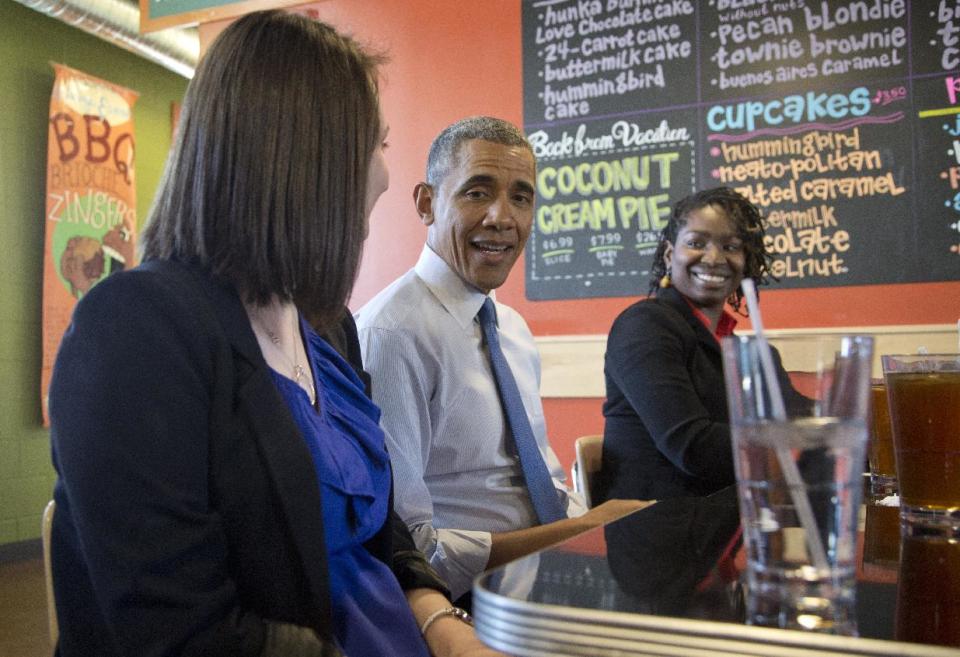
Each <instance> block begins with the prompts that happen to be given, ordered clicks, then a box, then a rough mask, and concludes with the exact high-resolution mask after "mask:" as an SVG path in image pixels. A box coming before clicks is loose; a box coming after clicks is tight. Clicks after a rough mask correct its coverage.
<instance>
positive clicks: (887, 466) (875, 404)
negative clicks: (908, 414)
mask: <svg viewBox="0 0 960 657" xmlns="http://www.w3.org/2000/svg"><path fill="white" fill-rule="evenodd" d="M870 404H871V407H872V411H871V414H870V440H869V442H868V443H867V445H868V448H867V461H868V462H869V464H870V493H871V495H872V496H873V497H874V498H875V499H879V498H884V497H888V496H890V495H896V494H897V466H896V461H895V460H894V456H893V430H892V428H891V427H890V407H889V406H888V405H887V388H886V386H884V385H883V380H882V379H875V380H874V381H873V382H872V385H871V386H870Z"/></svg>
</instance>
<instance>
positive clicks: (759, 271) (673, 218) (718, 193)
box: [649, 187, 776, 313]
mask: <svg viewBox="0 0 960 657" xmlns="http://www.w3.org/2000/svg"><path fill="white" fill-rule="evenodd" d="M708 206H713V207H715V208H718V209H720V210H722V211H723V212H724V213H725V214H726V215H727V217H729V218H730V220H731V221H732V222H733V223H734V226H736V229H737V237H738V238H739V239H740V240H741V241H742V242H743V251H744V256H745V258H744V267H743V275H744V277H745V278H752V279H753V281H754V283H755V284H756V285H757V287H758V288H759V287H760V286H761V285H768V284H769V282H770V279H772V278H773V279H774V280H776V279H775V278H774V276H773V275H772V274H771V273H770V261H771V260H772V256H771V255H770V254H769V253H767V249H766V246H764V243H763V237H764V233H765V222H764V218H763V216H762V215H761V214H760V210H758V209H757V207H756V206H755V205H754V204H753V203H751V202H750V201H748V200H747V199H746V198H745V197H744V196H743V195H741V194H740V193H739V192H736V191H734V190H733V189H730V188H729V187H714V188H712V189H704V190H702V191H699V192H695V193H693V194H690V195H689V196H687V197H685V198H683V199H681V200H680V201H678V202H677V204H676V205H674V206H673V212H672V213H671V215H670V219H669V220H668V221H667V225H666V226H664V227H663V230H662V231H660V240H659V242H658V243H657V251H656V253H655V254H654V256H653V267H652V270H651V274H652V276H653V277H652V278H651V279H650V290H649V295H651V296H652V295H654V294H656V291H657V290H658V289H659V288H660V279H662V278H663V277H664V276H665V275H666V274H667V265H666V263H665V262H664V257H663V256H664V253H665V252H666V250H667V244H668V243H669V244H675V243H676V241H677V234H678V233H679V232H680V230H681V229H682V228H683V227H684V226H685V225H686V223H687V217H688V216H689V215H690V213H691V212H693V211H694V210H699V209H700V208H705V207H708ZM727 302H728V303H729V304H730V305H731V306H732V307H733V308H734V310H736V311H737V312H738V313H739V312H740V306H741V304H742V302H743V292H742V291H741V290H740V287H739V286H738V287H737V289H736V291H735V292H734V293H733V294H731V295H730V298H729V299H727Z"/></svg>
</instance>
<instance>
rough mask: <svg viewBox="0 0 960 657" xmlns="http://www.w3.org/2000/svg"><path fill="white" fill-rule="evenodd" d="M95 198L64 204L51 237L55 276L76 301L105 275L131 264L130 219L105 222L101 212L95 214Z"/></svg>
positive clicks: (78, 198)
mask: <svg viewBox="0 0 960 657" xmlns="http://www.w3.org/2000/svg"><path fill="white" fill-rule="evenodd" d="M100 195H101V196H102V194H100ZM95 196H96V195H95V194H89V195H86V196H79V197H76V198H75V199H74V200H73V202H72V203H69V204H66V205H65V207H64V210H63V213H62V214H61V215H60V216H59V217H58V218H57V219H58V222H57V224H56V228H55V229H54V234H53V257H54V258H55V259H56V260H55V261H56V262H57V263H59V267H58V269H57V274H58V275H59V278H60V282H61V283H63V285H64V287H65V288H66V289H67V291H68V292H69V293H70V294H71V296H73V297H75V298H77V299H79V298H81V297H82V296H83V295H84V294H86V293H87V292H89V291H90V289H91V288H92V287H93V286H94V285H96V284H97V283H98V282H99V281H101V280H103V278H105V277H106V276H109V275H110V274H112V273H114V272H117V271H121V270H123V269H126V268H128V267H132V266H133V264H134V243H133V227H132V225H131V223H130V219H129V218H121V217H118V216H114V217H112V218H111V219H110V220H109V221H107V220H106V219H104V216H103V214H102V213H98V214H94V212H93V210H94V209H95V208H96V206H97V205H98V203H97V199H95V198H94V197H95Z"/></svg>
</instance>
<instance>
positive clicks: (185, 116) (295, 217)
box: [50, 12, 495, 657]
mask: <svg viewBox="0 0 960 657" xmlns="http://www.w3.org/2000/svg"><path fill="white" fill-rule="evenodd" d="M378 63H379V62H378V58H376V57H374V56H371V55H369V54H368V53H366V52H364V51H363V50H362V49H361V48H360V47H359V46H357V44H356V43H354V42H353V41H352V40H351V39H349V38H346V37H344V36H342V35H340V34H338V33H337V32H336V31H335V30H333V29H332V28H331V27H329V26H327V25H324V24H322V23H318V22H315V21H311V20H308V19H306V18H303V17H300V16H296V15H291V14H285V13H280V12H260V13H256V14H250V15H248V16H245V17H244V18H241V19H239V20H238V21H236V22H235V23H233V24H232V25H231V26H229V27H228V28H227V29H226V30H225V31H224V32H223V34H221V36H220V37H219V38H218V39H217V40H216V41H215V42H214V43H213V45H212V46H211V48H210V50H209V52H208V53H207V54H206V56H205V57H204V59H203V61H202V62H201V65H200V67H199V68H198V70H197V74H196V77H195V78H194V79H193V81H192V82H191V83H190V86H189V88H188V90H187V94H186V98H185V100H184V104H183V111H182V114H181V123H180V126H179V131H178V136H177V139H176V143H175V145H174V148H173V150H172V153H171V155H170V158H169V160H168V163H167V168H166V171H165V173H164V177H163V180H162V181H161V184H160V189H159V191H158V194H157V198H156V201H155V203H154V206H153V208H152V210H151V213H150V217H149V219H148V221H149V225H148V227H147V229H146V231H145V234H144V263H143V264H142V265H141V266H140V267H137V268H136V269H134V270H131V271H126V272H122V273H120V274H117V275H114V276H111V277H109V278H108V279H107V280H105V281H104V282H102V283H100V284H98V285H97V286H95V287H94V288H93V289H91V290H90V292H89V293H88V294H86V295H85V296H84V298H83V300H82V301H81V302H80V303H79V304H78V306H77V308H76V311H75V313H74V317H73V321H72V324H71V326H70V328H69V329H68V331H67V333H66V335H65V336H64V339H63V343H62V346H61V349H60V353H59V356H58V359H57V363H56V367H55V371H54V377H53V383H52V386H51V392H50V410H51V418H52V427H53V429H52V434H51V436H52V443H53V459H54V465H55V466H56V469H57V472H58V474H59V479H58V481H57V485H56V488H55V491H54V498H55V500H56V503H57V511H56V514H55V517H54V526H53V540H52V559H53V573H54V587H55V597H56V603H57V614H58V618H59V625H60V641H59V645H58V650H57V652H58V654H60V655H65V656H67V655H97V656H98V657H104V656H106V657H109V656H113V655H130V656H136V657H145V656H161V655H170V656H174V655H176V656H185V655H205V656H206V655H231V656H233V655H277V656H280V655H283V656H299V655H340V654H347V655H353V656H354V657H367V656H368V655H404V656H411V657H412V656H417V657H426V655H428V654H429V653H431V652H432V653H433V654H436V655H451V656H452V655H476V656H480V655H490V654H495V653H493V651H490V650H488V649H486V648H484V647H483V646H482V644H480V643H479V641H478V640H477V639H476V637H475V635H474V634H473V631H472V629H471V628H470V627H469V626H468V625H467V624H466V623H465V622H464V617H465V614H463V613H462V612H460V610H457V609H454V608H452V607H450V605H449V602H448V601H447V599H446V597H445V587H444V584H443V582H442V581H440V580H439V579H438V578H437V577H436V575H435V574H434V573H433V571H432V570H431V569H430V567H429V565H428V564H427V563H426V561H425V560H424V558H423V556H422V555H421V554H420V553H419V552H417V551H416V550H415V548H414V547H413V542H412V540H411V539H410V536H409V534H408V533H407V531H406V528H405V527H404V526H403V523H402V522H401V521H399V519H397V518H396V516H395V514H394V513H393V510H392V499H391V497H390V490H391V474H390V472H391V470H390V463H389V459H388V456H387V453H386V449H385V446H384V437H383V433H382V431H381V430H380V429H379V426H378V421H379V409H377V407H376V406H374V405H373V403H372V402H371V401H370V400H369V398H368V397H367V396H366V395H365V394H364V387H363V383H362V381H361V379H360V377H359V376H358V374H357V372H355V371H354V369H353V368H352V367H351V364H349V363H348V362H347V361H345V360H343V358H341V357H340V356H339V355H338V354H337V352H336V351H334V350H333V349H332V348H331V347H330V346H329V345H328V344H327V343H326V342H325V341H324V340H322V339H321V338H320V337H318V335H317V334H316V333H314V332H313V330H312V329H311V327H310V325H309V324H308V322H307V321H305V319H304V318H305V317H306V318H309V319H310V321H311V322H313V323H315V324H316V325H317V326H319V327H320V328H321V329H325V328H329V327H331V326H332V325H333V324H334V322H335V321H336V320H337V319H338V318H339V317H340V313H341V311H342V309H343V307H344V304H345V302H346V299H347V295H348V294H349V292H350V289H351V287H352V285H353V282H354V278H355V275H356V271H357V268H358V266H359V261H360V253H361V249H362V245H363V241H364V238H365V236H366V233H367V225H366V222H367V219H368V216H369V214H370V211H371V209H372V208H373V205H374V203H375V202H376V200H377V198H378V197H379V195H380V194H381V193H382V192H383V191H384V190H385V189H386V187H387V170H386V164H385V160H384V155H383V149H384V148H385V146H386V144H385V139H386V127H385V125H384V124H383V120H382V118H381V116H380V110H379V98H378V91H377V66H378ZM466 620H469V617H466Z"/></svg>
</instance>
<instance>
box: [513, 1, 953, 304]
mask: <svg viewBox="0 0 960 657" xmlns="http://www.w3.org/2000/svg"><path fill="white" fill-rule="evenodd" d="M522 14H523V26H522V33H523V46H524V48H523V56H524V67H523V69H524V122H525V129H526V132H527V135H528V137H529V139H530V143H531V145H532V147H533V150H534V154H535V155H536V157H537V160H538V178H537V196H538V198H537V210H536V215H535V225H534V230H533V232H532V234H531V238H530V241H529V243H528V252H527V257H526V274H527V286H526V289H527V294H528V296H529V297H530V298H533V299H553V298H577V297H592V296H635V295H638V294H641V293H643V292H644V291H645V290H646V288H647V283H648V279H649V271H650V267H651V264H652V260H651V259H652V257H653V254H654V251H655V247H656V243H657V240H658V236H659V231H660V229H661V227H662V226H663V224H664V222H665V220H666V217H667V216H668V215H669V213H670V211H671V207H672V206H673V204H674V203H675V202H676V201H677V200H679V199H680V198H681V197H683V196H685V195H687V194H689V193H690V192H691V191H694V190H696V189H702V188H706V187H711V186H716V185H727V186H730V187H733V188H735V189H737V190H738V191H740V192H741V193H743V194H744V195H746V196H747V197H749V198H750V199H751V200H752V201H753V202H754V203H755V204H757V205H758V206H759V207H760V208H761V210H762V211H763V212H764V213H765V215H767V217H768V230H767V237H766V244H767V247H768V249H769V250H770V252H771V253H772V254H773V256H774V261H773V264H772V268H773V272H774V274H775V275H776V276H777V277H778V278H779V279H780V280H779V283H777V285H778V286H780V287H785V288H789V287H811V286H829V285H863V284H881V283H883V284H886V283H896V282H910V281H937V280H957V279H960V258H958V257H957V256H958V255H960V254H958V253H957V251H958V248H960V244H958V243H960V240H958V233H960V230H958V228H957V226H958V225H960V0H926V1H921V0H703V1H702V2H691V1H686V0H524V2H523V12H522ZM561 240H562V241H561ZM893 263H895V265H893Z"/></svg>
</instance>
